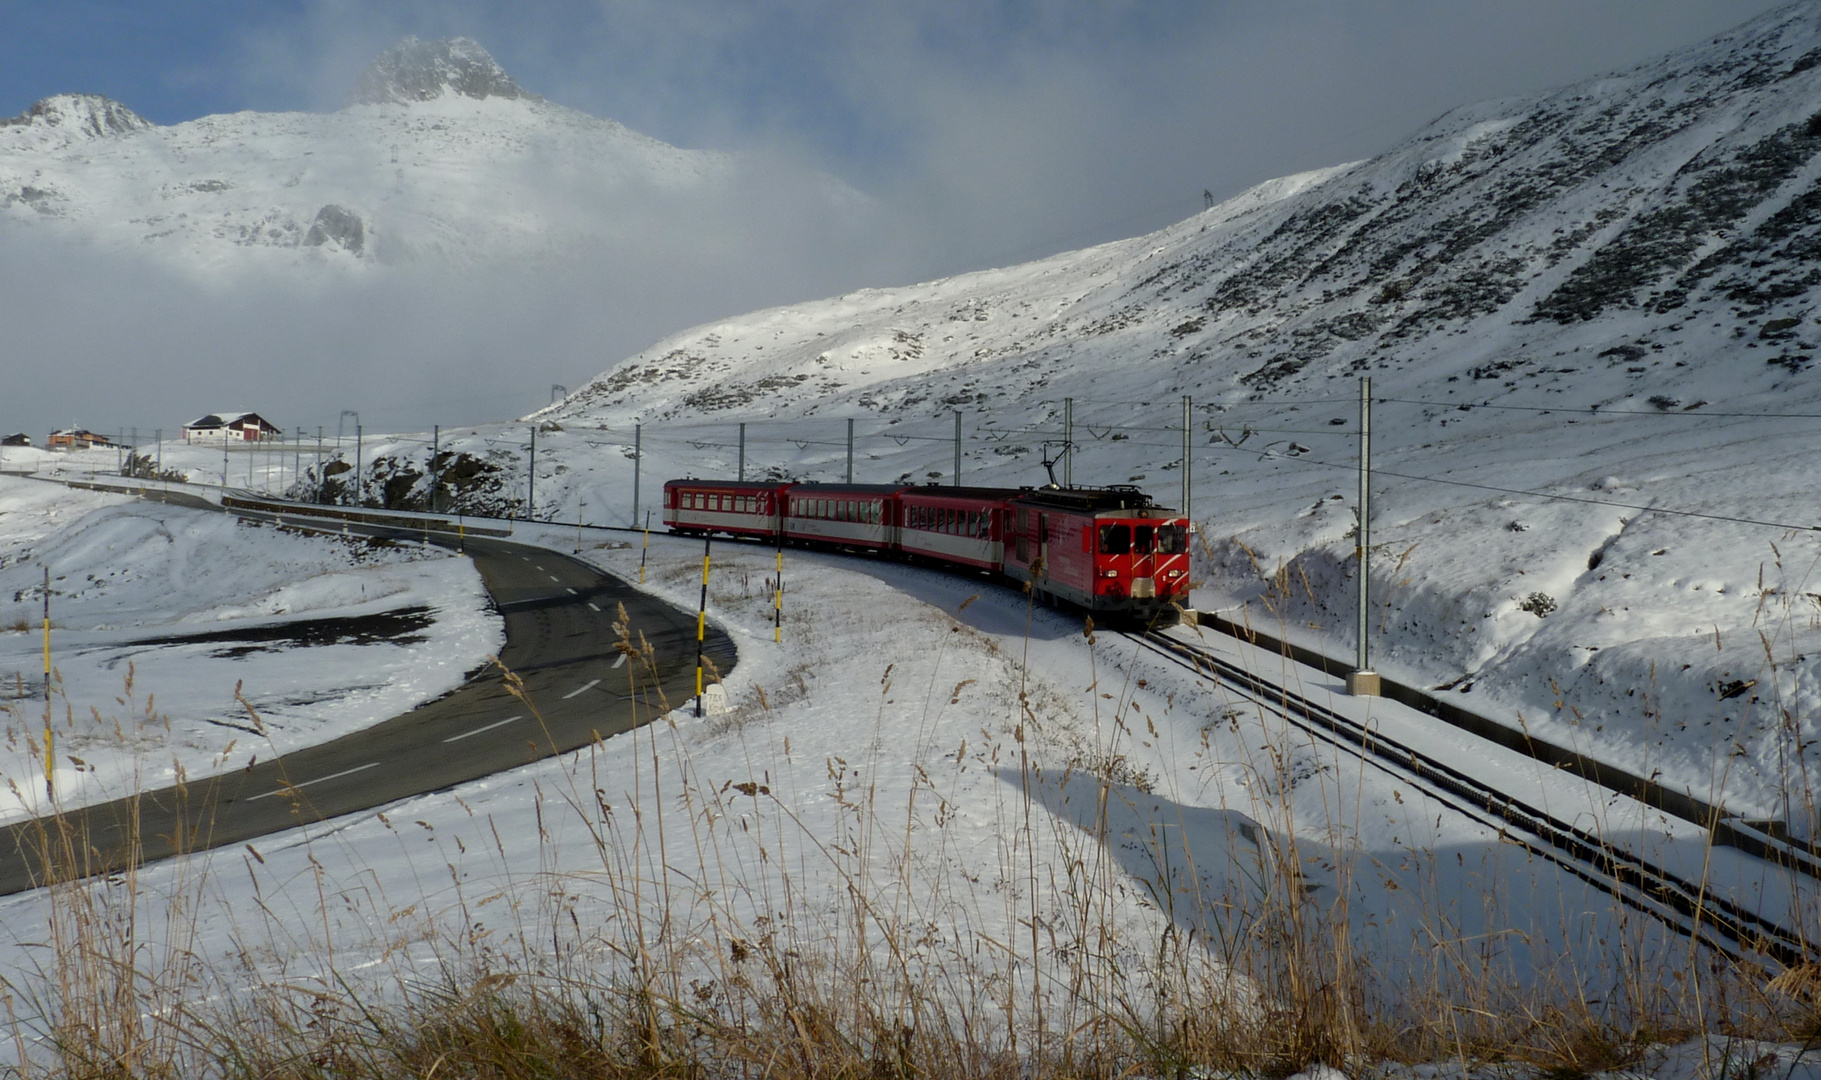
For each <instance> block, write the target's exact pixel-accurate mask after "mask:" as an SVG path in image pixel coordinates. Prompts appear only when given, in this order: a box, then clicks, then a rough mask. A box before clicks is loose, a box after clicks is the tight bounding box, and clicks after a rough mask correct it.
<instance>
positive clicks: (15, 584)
mask: <svg viewBox="0 0 1821 1080" xmlns="http://www.w3.org/2000/svg"><path fill="white" fill-rule="evenodd" d="M46 569H48V570H49V571H50V588H51V622H52V631H51V661H52V666H53V670H54V677H53V680H52V685H51V692H52V702H51V706H52V707H51V720H52V722H51V730H52V734H53V759H52V762H53V766H54V771H53V775H52V780H53V782H54V784H55V786H56V789H57V793H58V797H59V799H60V800H61V801H63V802H64V804H65V805H74V804H77V803H81V802H88V801H91V800H94V799H98V798H114V797H116V796H118V795H121V794H124V793H127V792H131V791H133V790H137V789H144V790H152V789H156V788H160V787H163V786H166V785H167V784H169V783H170V782H171V781H172V779H173V778H174V777H175V776H177V775H179V772H180V771H181V773H183V774H187V775H189V776H198V775H203V774H206V773H209V772H214V771H217V770H221V769H231V768H236V767H240V766H244V765H245V764H246V763H247V762H248V761H249V760H250V759H251V758H252V757H254V756H255V755H257V756H259V757H261V758H268V759H269V758H270V757H272V755H273V754H275V753H283V752H285V751H287V750H291V749H293V748H296V747H299V746H304V745H308V744H311V743H316V742H323V741H326V740H328V739H332V738H335V737H336V736H339V735H342V734H345V733H347V732H349V731H353V730H358V729H360V728H362V727H366V726H368V725H370V724H373V723H376V722H378V721H380V720H384V719H386V718H388V717H390V716H394V715H396V714H398V713H401V712H404V711H406V710H407V709H409V708H411V707H412V706H414V705H416V704H418V703H419V702H423V701H427V700H430V699H432V698H435V697H437V696H439V695H441V694H443V693H445V692H447V691H449V690H451V689H453V688H455V687H456V686H459V685H460V684H461V683H462V681H463V680H464V678H465V677H466V675H467V674H468V672H470V671H472V670H474V669H476V668H479V667H481V666H482V665H484V664H485V663H486V660H487V657H488V656H490V655H492V654H494V653H496V652H498V650H499V647H500V645H501V643H502V642H503V640H504V638H503V630H502V624H501V621H500V619H499V617H498V616H497V615H496V614H494V613H493V612H492V610H491V608H490V605H489V601H488V598H487V595H486V591H485V589H484V588H483V587H482V585H481V581H480V575H479V574H477V573H476V572H475V570H474V566H473V564H472V563H470V562H468V561H467V560H466V559H462V558H459V557H455V556H452V555H450V554H449V553H447V552H444V551H442V550H440V549H436V548H423V547H419V546H416V545H401V546H396V547H377V546H373V545H370V544H368V543H367V542H366V541H364V540H362V539H359V538H354V539H352V540H347V539H343V538H341V537H336V536H320V535H309V534H303V533H297V532H292V531H286V530H280V529H276V528H270V527H258V526H253V525H248V524H245V523H241V522H238V521H236V520H235V519H234V518H231V517H229V516H227V515H224V514H220V513H215V512H210V511H205V510H199V509H187V508H183V507H177V506H168V505H163V504H158V503H149V502H141V501H138V500H135V499H131V498H127V497H124V496H120V495H110V494H102V493H99V492H91V491H77V490H72V489H69V488H66V487H63V486H62V485H59V484H52V483H45V482H42V481H37V480H28V479H20V478H15V477H0V680H3V682H4V687H3V688H0V703H3V704H4V707H5V714H4V719H5V724H6V741H5V744H4V746H0V777H4V780H5V782H4V784H3V785H0V820H8V819H12V818H16V817H18V816H20V815H21V814H23V813H24V812H26V811H28V810H35V809H37V808H38V807H40V806H41V805H42V804H43V802H44V759H43V741H44V740H43V731H44V706H43V697H42V694H43V688H44V677H43V652H42V649H43V635H42V623H41V620H42V617H43V597H44V593H43V589H44V572H45V570H46ZM249 710H252V711H249ZM253 712H257V714H258V719H257V720H255V719H254V716H253Z"/></svg>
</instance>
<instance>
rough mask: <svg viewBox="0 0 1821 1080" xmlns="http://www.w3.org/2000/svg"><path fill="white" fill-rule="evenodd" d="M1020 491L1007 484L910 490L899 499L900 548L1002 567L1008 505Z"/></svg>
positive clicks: (984, 567) (987, 567) (967, 563)
mask: <svg viewBox="0 0 1821 1080" xmlns="http://www.w3.org/2000/svg"><path fill="white" fill-rule="evenodd" d="M1017 495H1018V492H1016V491H1012V490H1008V489H1006V488H969V487H920V488H906V489H905V490H904V493H903V494H902V495H900V496H899V498H898V501H899V504H900V505H901V506H902V507H903V518H904V524H903V528H902V529H901V530H900V531H899V534H898V547H899V550H901V551H903V552H904V553H905V554H906V555H917V556H921V557H923V558H928V559H937V560H940V561H942V562H949V563H955V564H957V565H960V566H972V567H975V568H977V569H981V570H992V571H998V570H999V569H1001V567H1002V565H1003V563H1004V548H1005V545H1004V543H1003V542H1002V537H1003V535H1004V523H1005V507H1006V503H1007V501H1008V500H1010V499H1012V498H1014V497H1016V496H1017Z"/></svg>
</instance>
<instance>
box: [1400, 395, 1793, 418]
mask: <svg viewBox="0 0 1821 1080" xmlns="http://www.w3.org/2000/svg"><path fill="white" fill-rule="evenodd" d="M1372 400H1373V401H1378V402H1396V403H1397V404H1400V405H1434V406H1437V407H1439V408H1444V409H1451V410H1454V411H1455V412H1472V411H1473V410H1474V409H1498V410H1501V411H1504V412H1529V413H1580V414H1582V415H1585V416H1656V417H1667V418H1677V419H1680V418H1689V417H1693V418H1699V417H1703V416H1722V417H1728V418H1731V419H1738V420H1821V413H1747V412H1712V411H1709V410H1705V409H1703V410H1694V409H1677V410H1674V411H1666V410H1662V409H1602V408H1600V407H1598V406H1591V407H1589V406H1578V405H1558V406H1556V407H1554V408H1547V409H1546V408H1544V407H1542V406H1540V405H1482V404H1475V403H1473V402H1467V401H1428V400H1425V399H1423V398H1392V397H1386V398H1381V397H1375V398H1373V399H1372Z"/></svg>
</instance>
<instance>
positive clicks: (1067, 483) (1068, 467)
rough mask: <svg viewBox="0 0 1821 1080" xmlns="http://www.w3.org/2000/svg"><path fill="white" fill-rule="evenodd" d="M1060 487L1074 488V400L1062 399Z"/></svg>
mask: <svg viewBox="0 0 1821 1080" xmlns="http://www.w3.org/2000/svg"><path fill="white" fill-rule="evenodd" d="M1062 486H1063V487H1065V488H1072V487H1074V486H1075V399H1074V398H1063V399H1062Z"/></svg>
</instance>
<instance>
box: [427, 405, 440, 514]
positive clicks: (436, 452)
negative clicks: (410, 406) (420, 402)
mask: <svg viewBox="0 0 1821 1080" xmlns="http://www.w3.org/2000/svg"><path fill="white" fill-rule="evenodd" d="M442 457H443V426H442V425H441V424H432V425H430V512H431V513H432V514H435V513H439V511H438V510H437V507H436V496H437V495H438V494H439V493H440V492H441V491H442V489H443V467H442V464H441V461H442Z"/></svg>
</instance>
